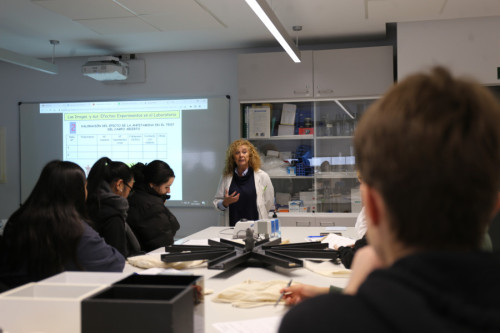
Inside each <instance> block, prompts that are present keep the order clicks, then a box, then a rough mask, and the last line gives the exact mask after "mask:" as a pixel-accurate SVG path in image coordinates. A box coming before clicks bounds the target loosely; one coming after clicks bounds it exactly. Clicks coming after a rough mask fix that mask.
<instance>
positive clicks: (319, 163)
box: [240, 97, 376, 213]
mask: <svg viewBox="0 0 500 333" xmlns="http://www.w3.org/2000/svg"><path fill="white" fill-rule="evenodd" d="M375 100H376V98H373V97H372V98H351V99H328V100H315V101H282V102H281V101H280V102H276V101H272V102H266V101H262V102H260V103H256V102H252V103H241V104H240V106H241V113H242V117H241V119H242V127H241V130H242V137H244V138H248V139H249V140H250V141H251V142H252V143H253V144H254V145H255V146H256V147H257V149H258V150H259V153H260V154H261V156H262V161H263V164H262V169H263V170H264V171H266V172H267V173H268V174H269V176H270V177H271V180H272V182H273V186H274V190H275V195H276V207H277V210H278V212H297V210H298V212H315V213H357V212H359V211H360V209H361V198H360V194H359V181H358V179H357V173H356V160H355V156H354V147H353V135H354V131H355V129H356V126H357V122H358V120H359V118H360V117H361V116H362V115H363V112H364V111H365V110H366V109H367V108H368V106H369V105H370V104H371V103H373V101H375ZM257 117H259V118H257ZM262 127H265V128H264V129H262ZM257 128H259V130H258V131H257V130H256V129H257ZM259 133H260V134H259Z"/></svg>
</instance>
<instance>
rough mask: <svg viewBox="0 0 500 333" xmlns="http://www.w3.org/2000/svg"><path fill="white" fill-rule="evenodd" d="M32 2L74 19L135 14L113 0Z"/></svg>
mask: <svg viewBox="0 0 500 333" xmlns="http://www.w3.org/2000/svg"><path fill="white" fill-rule="evenodd" d="M32 2H33V3H35V4H37V5H40V6H42V7H44V8H46V9H48V10H50V11H52V12H54V13H57V14H60V15H63V16H66V17H69V18H70V19H72V20H83V19H97V18H113V17H130V16H133V15H134V14H133V13H131V12H130V11H128V10H126V9H125V8H123V7H121V6H120V5H119V4H117V3H115V2H113V1H112V0H32Z"/></svg>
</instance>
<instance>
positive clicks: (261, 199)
mask: <svg viewBox="0 0 500 333" xmlns="http://www.w3.org/2000/svg"><path fill="white" fill-rule="evenodd" d="M260 163H261V162H260V157H259V154H258V153H257V150H256V149H255V147H254V145H252V144H251V143H250V142H249V141H248V140H245V139H239V140H236V141H234V142H233V143H231V145H230V146H229V148H228V149H227V151H226V162H225V167H224V171H223V174H222V179H221V181H220V184H219V188H218V189H217V193H216V194H215V200H214V206H215V208H216V209H218V210H221V211H226V210H229V214H225V219H226V225H227V224H229V225H230V226H234V225H235V224H236V222H238V221H240V220H241V219H247V220H251V221H256V220H260V219H267V218H268V213H269V210H270V209H271V207H272V206H273V205H274V188H273V184H272V183H271V179H270V178H269V176H268V174H267V173H265V172H264V171H262V170H261V169H260ZM228 222H229V223H228Z"/></svg>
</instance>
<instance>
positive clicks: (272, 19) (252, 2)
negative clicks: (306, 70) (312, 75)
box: [245, 0, 300, 62]
mask: <svg viewBox="0 0 500 333" xmlns="http://www.w3.org/2000/svg"><path fill="white" fill-rule="evenodd" d="M245 1H246V2H247V4H248V5H249V6H250V8H252V10H253V11H254V12H255V14H257V16H258V17H259V18H260V20H261V21H262V23H264V25H265V26H266V27H267V29H268V30H269V31H270V32H271V33H272V34H273V36H274V38H276V40H277V41H278V42H279V43H280V44H281V47H283V49H285V51H286V53H288V55H289V56H290V58H292V60H293V61H294V62H300V51H299V49H298V48H297V46H295V44H294V43H293V41H292V39H291V38H290V36H288V34H287V33H286V30H285V28H284V27H283V25H282V24H281V23H280V21H279V20H278V17H276V15H275V14H274V12H273V10H272V9H271V7H269V5H268V4H267V2H266V0H245Z"/></svg>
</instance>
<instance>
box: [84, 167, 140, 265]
mask: <svg viewBox="0 0 500 333" xmlns="http://www.w3.org/2000/svg"><path fill="white" fill-rule="evenodd" d="M133 185H134V175H133V173H132V170H131V169H130V167H129V166H128V165H126V164H125V163H123V162H118V161H111V160H110V159H109V158H107V157H103V158H101V159H99V160H98V161H97V162H95V163H94V165H93V166H92V168H91V169H90V172H89V176H88V185H87V190H88V193H89V195H88V199H87V208H88V212H89V215H90V218H91V219H92V222H93V223H94V227H95V229H96V230H97V232H98V233H99V234H100V235H101V237H103V238H104V240H105V241H106V243H108V244H109V245H111V246H113V247H114V248H116V249H117V250H118V251H120V253H121V254H122V255H123V256H124V257H125V258H126V257H130V256H133V255H137V254H140V253H142V252H141V249H140V245H139V242H138V241H137V238H136V237H135V235H134V233H133V232H132V230H131V229H130V227H129V226H128V224H127V223H126V219H127V211H128V201H127V197H128V196H129V194H130V191H131V190H132V186H133Z"/></svg>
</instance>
